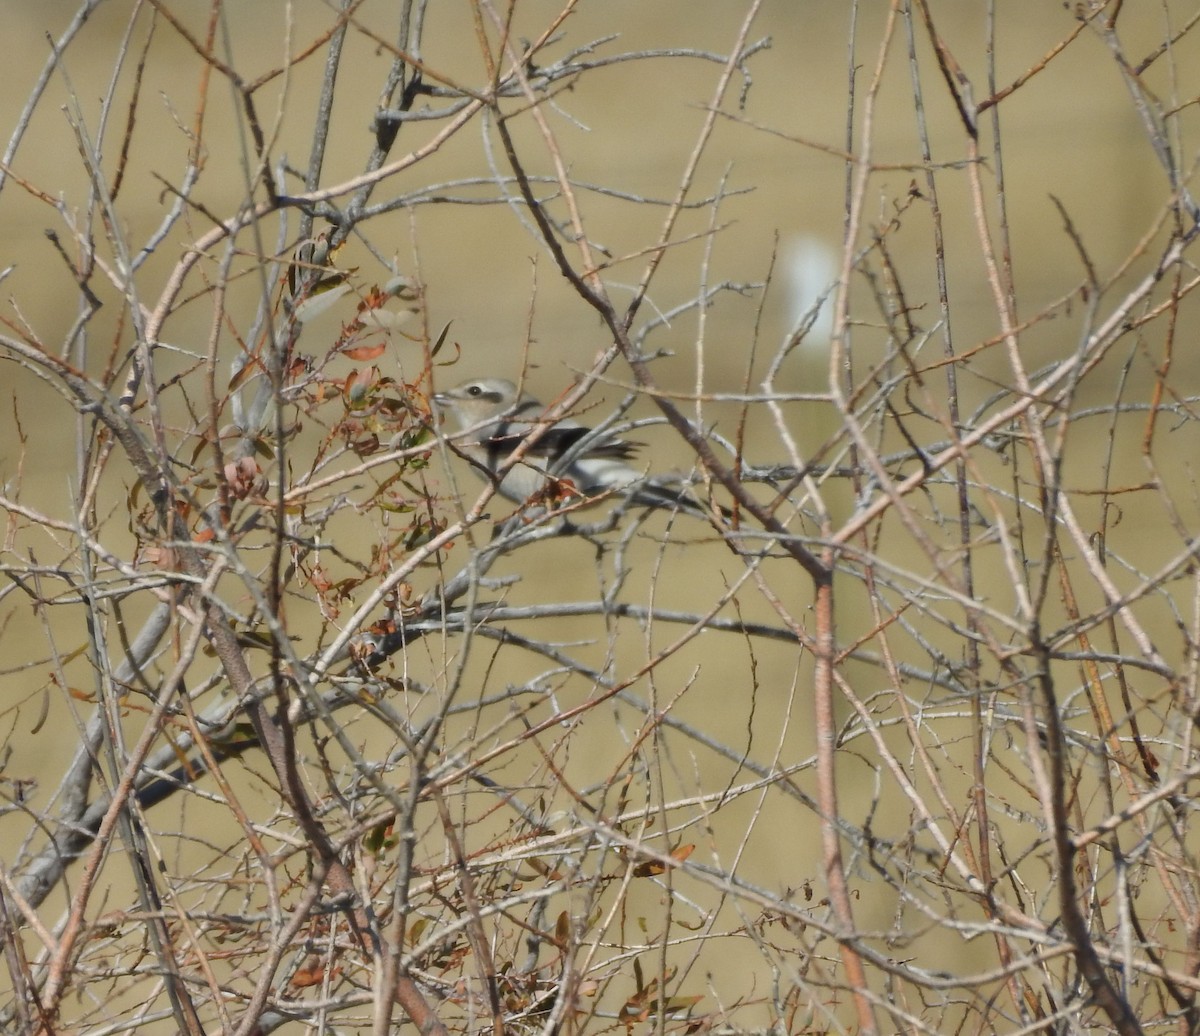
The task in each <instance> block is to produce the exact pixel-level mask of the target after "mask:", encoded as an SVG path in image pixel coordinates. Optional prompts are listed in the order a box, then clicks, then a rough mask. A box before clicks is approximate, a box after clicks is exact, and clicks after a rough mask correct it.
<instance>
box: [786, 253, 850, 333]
mask: <svg viewBox="0 0 1200 1036" xmlns="http://www.w3.org/2000/svg"><path fill="white" fill-rule="evenodd" d="M840 265H841V264H840V262H839V257H838V253H837V251H836V250H835V249H833V248H832V247H831V246H830V245H829V244H828V243H827V242H825V241H824V240H822V239H821V238H819V237H816V236H814V235H812V234H797V235H796V236H794V237H790V238H788V239H787V240H786V241H785V242H784V244H783V248H782V249H781V251H780V261H779V273H780V282H781V283H782V285H783V291H784V297H785V299H786V302H785V306H786V310H785V315H786V318H787V326H788V328H789V330H791V331H795V330H798V329H799V328H800V327H801V325H809V330H808V332H807V333H806V335H805V342H806V343H807V344H808V345H810V346H813V345H817V346H823V345H824V343H826V342H827V341H828V340H829V335H830V333H831V332H832V331H833V290H834V286H835V284H836V283H837V277H838V270H839V269H840ZM814 309H815V310H816V312H815V313H814Z"/></svg>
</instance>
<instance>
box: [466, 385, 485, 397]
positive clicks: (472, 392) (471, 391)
mask: <svg viewBox="0 0 1200 1036" xmlns="http://www.w3.org/2000/svg"><path fill="white" fill-rule="evenodd" d="M467 395H468V396H482V395H483V387H482V386H480V385H468V386H467Z"/></svg>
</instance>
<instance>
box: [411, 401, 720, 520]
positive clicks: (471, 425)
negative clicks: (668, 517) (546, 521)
mask: <svg viewBox="0 0 1200 1036" xmlns="http://www.w3.org/2000/svg"><path fill="white" fill-rule="evenodd" d="M433 402H434V405H435V406H437V408H438V409H439V410H441V411H443V412H444V413H445V414H446V415H447V416H448V417H450V418H452V419H453V420H454V422H455V423H456V424H457V425H458V432H459V433H460V434H458V435H456V436H453V439H454V441H455V443H456V445H457V446H458V448H459V449H460V450H461V451H462V453H463V454H465V455H466V457H467V458H468V459H469V460H471V461H472V462H473V463H474V465H475V467H476V469H477V471H478V473H479V474H480V475H482V476H483V477H485V478H486V477H489V476H493V477H495V476H497V475H498V474H499V471H500V468H501V467H502V466H503V465H504V463H505V462H506V461H507V460H508V459H509V457H510V456H511V455H512V453H513V451H514V450H516V448H517V447H518V446H519V445H520V444H521V443H522V442H524V440H525V439H526V437H528V436H529V434H530V433H531V432H532V431H533V430H534V429H535V428H538V427H541V426H544V425H546V424H547V422H546V420H545V418H544V415H545V413H546V407H545V406H543V405H542V404H541V403H539V402H538V401H537V400H536V399H534V398H533V397H532V396H530V395H529V394H528V393H518V391H517V386H516V385H514V384H513V383H512V382H511V381H506V380H505V379H503V378H477V379H475V380H472V381H465V382H463V383H462V384H461V385H459V386H458V387H457V388H453V389H451V390H450V391H449V392H439V393H437V395H435V396H434V397H433ZM639 445H640V444H639V443H635V442H627V441H626V440H624V439H614V438H612V437H610V436H607V435H605V434H604V433H603V432H600V433H596V432H593V431H592V429H590V428H585V427H584V426H583V425H581V424H579V423H578V422H577V421H572V420H571V419H570V418H562V419H561V420H558V421H555V422H554V423H553V424H552V425H551V426H550V427H548V428H546V429H545V430H544V431H543V432H542V434H541V436H540V437H539V438H538V440H537V442H536V443H534V444H533V446H531V447H530V448H529V449H528V450H526V451H525V452H524V453H523V454H522V455H521V459H520V460H518V461H517V462H516V463H514V464H513V465H512V466H511V467H510V468H509V469H508V470H507V471H505V472H504V475H503V477H502V478H501V480H500V483H499V485H498V487H497V490H498V492H499V493H500V494H501V495H502V496H505V497H507V498H508V499H509V500H513V501H516V502H517V503H519V504H523V503H525V502H527V501H528V500H530V499H531V498H534V497H538V496H539V495H542V496H544V497H555V498H557V497H566V498H567V499H568V500H569V498H570V497H572V496H576V495H577V496H580V497H592V496H601V495H603V494H606V493H612V494H621V495H623V496H626V497H628V499H629V500H630V501H631V502H632V503H633V504H635V505H637V506H640V507H662V508H666V509H667V510H677V511H686V512H688V513H689V514H693V515H696V516H697V517H699V518H704V519H709V518H711V517H712V515H711V513H710V512H709V510H708V509H707V508H706V507H705V506H704V505H703V504H701V502H700V501H699V500H697V499H695V498H694V497H693V496H692V495H691V494H690V492H689V491H688V489H687V487H686V486H684V485H682V484H679V483H678V482H677V483H676V484H674V485H664V484H662V483H661V482H657V481H651V480H647V478H646V476H645V473H644V472H641V471H638V470H637V469H636V468H635V467H633V466H632V465H631V464H630V463H629V461H630V459H631V458H632V457H633V455H634V453H635V452H636V451H637V448H638V446H639ZM547 502H549V501H547Z"/></svg>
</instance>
